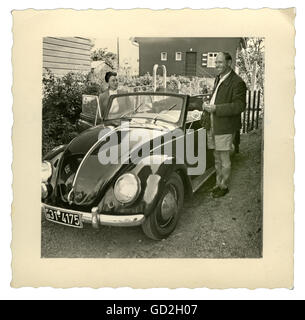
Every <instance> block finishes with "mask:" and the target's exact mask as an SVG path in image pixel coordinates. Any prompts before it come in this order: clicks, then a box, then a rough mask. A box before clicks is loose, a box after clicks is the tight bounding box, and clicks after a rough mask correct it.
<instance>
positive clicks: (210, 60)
mask: <svg viewBox="0 0 305 320" xmlns="http://www.w3.org/2000/svg"><path fill="white" fill-rule="evenodd" d="M217 54H218V52H209V53H208V65H207V67H208V68H215V67H216V63H215V62H216V57H217Z"/></svg>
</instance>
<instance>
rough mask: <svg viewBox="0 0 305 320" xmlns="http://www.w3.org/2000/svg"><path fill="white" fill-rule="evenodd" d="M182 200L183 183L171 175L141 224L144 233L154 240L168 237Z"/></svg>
mask: <svg viewBox="0 0 305 320" xmlns="http://www.w3.org/2000/svg"><path fill="white" fill-rule="evenodd" d="M183 200H184V187H183V182H182V180H181V177H180V176H179V175H178V174H177V173H173V174H172V175H171V176H170V178H169V179H168V181H167V182H166V185H165V188H164V190H163V192H162V193H161V196H160V199H159V201H158V203H157V205H156V208H155V209H154V211H153V212H152V213H151V214H150V215H149V216H148V217H147V218H146V219H145V220H144V222H143V224H142V229H143V231H144V233H145V234H146V235H147V236H148V237H149V238H151V239H154V240H161V239H164V238H166V237H168V236H169V235H170V234H171V233H172V232H173V231H174V229H175V227H176V225H177V222H178V219H179V215H180V211H181V209H182V207H183Z"/></svg>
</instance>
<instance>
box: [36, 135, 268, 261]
mask: <svg viewBox="0 0 305 320" xmlns="http://www.w3.org/2000/svg"><path fill="white" fill-rule="evenodd" d="M240 150H241V151H240V153H239V154H237V155H235V158H234V161H233V166H232V179H231V188H230V193H228V194H227V195H226V196H225V197H224V198H221V199H213V198H212V197H211V195H210V192H209V190H210V189H211V187H212V186H213V185H214V183H215V177H212V178H210V180H209V181H208V182H207V183H206V184H205V185H204V186H203V187H201V188H200V189H199V190H198V191H197V193H196V194H195V195H194V197H193V199H189V200H186V202H185V205H184V209H183V211H182V214H181V217H180V220H179V223H178V226H177V228H176V230H175V231H174V233H173V234H172V235H171V236H170V237H169V238H168V239H165V240H162V241H153V240H150V239H148V238H147V237H146V236H145V235H144V233H143V232H142V229H141V228H140V227H132V228H118V227H101V228H100V230H99V231H96V230H94V229H92V228H91V226H87V225H86V226H85V227H84V229H82V230H79V229H74V228H69V227H64V226H61V225H57V224H53V223H51V222H48V221H46V220H45V219H42V241H41V256H42V257H43V258H259V257H261V256H262V193H261V183H262V181H261V180H262V179H261V169H262V167H261V166H262V162H261V158H262V157H261V131H260V130H257V131H254V132H252V133H250V134H247V135H242V137H241V145H240Z"/></svg>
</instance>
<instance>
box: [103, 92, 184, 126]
mask: <svg viewBox="0 0 305 320" xmlns="http://www.w3.org/2000/svg"><path fill="white" fill-rule="evenodd" d="M182 108H183V97H178V96H171V95H164V94H163V95H162V94H160V95H155V94H154V95H149V94H145V95H137V94H131V95H124V96H119V97H115V98H114V99H113V100H112V103H111V106H109V109H108V110H109V111H108V115H107V116H106V117H105V119H106V120H111V119H119V118H121V119H124V118H133V119H134V118H146V119H152V120H153V121H155V122H156V121H158V120H162V121H166V122H171V123H177V122H178V121H179V119H180V116H181V112H182Z"/></svg>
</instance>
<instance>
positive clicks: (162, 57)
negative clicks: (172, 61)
mask: <svg viewBox="0 0 305 320" xmlns="http://www.w3.org/2000/svg"><path fill="white" fill-rule="evenodd" d="M161 61H167V52H161Z"/></svg>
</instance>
